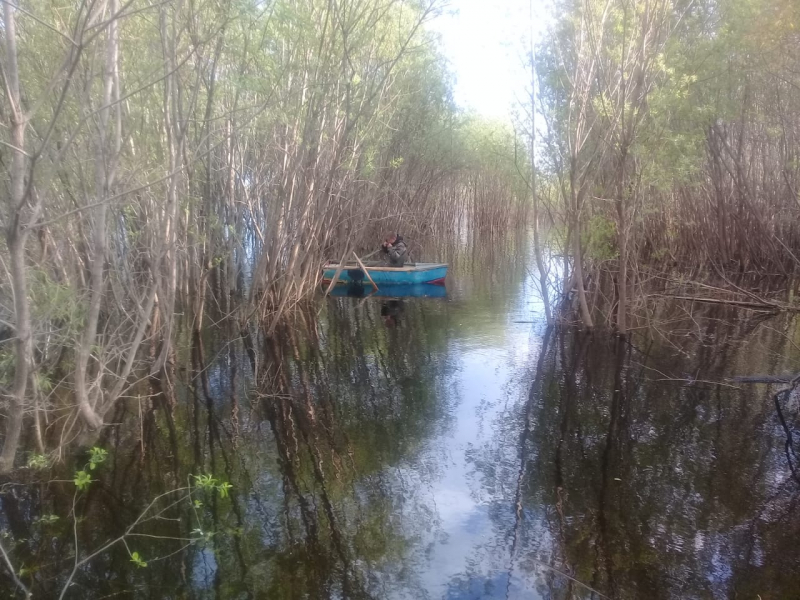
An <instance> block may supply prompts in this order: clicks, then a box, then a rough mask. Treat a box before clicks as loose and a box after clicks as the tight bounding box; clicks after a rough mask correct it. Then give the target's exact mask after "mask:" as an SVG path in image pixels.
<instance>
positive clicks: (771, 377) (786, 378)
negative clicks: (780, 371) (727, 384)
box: [727, 375, 798, 383]
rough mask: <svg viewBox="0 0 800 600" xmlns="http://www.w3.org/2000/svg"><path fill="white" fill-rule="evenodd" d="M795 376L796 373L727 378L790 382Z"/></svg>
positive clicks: (742, 380) (731, 378)
mask: <svg viewBox="0 0 800 600" xmlns="http://www.w3.org/2000/svg"><path fill="white" fill-rule="evenodd" d="M797 377H798V376H797V375H742V376H739V377H728V378H727V379H728V381H733V382H735V383H792V381H793V380H794V379H796V378H797Z"/></svg>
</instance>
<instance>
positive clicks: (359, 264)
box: [353, 250, 378, 292]
mask: <svg viewBox="0 0 800 600" xmlns="http://www.w3.org/2000/svg"><path fill="white" fill-rule="evenodd" d="M372 254H375V252H373V253H372ZM372 254H370V255H369V256H372ZM353 256H355V257H356V262H357V263H358V266H359V267H361V270H362V271H364V275H366V276H367V279H369V282H370V283H371V284H372V287H374V288H375V291H376V292H377V291H378V286H377V285H375V282H374V281H372V276H371V275H370V274H369V271H367V267H365V266H364V263H363V262H361V259H360V258H358V254H356V252H355V250H354V251H353ZM369 256H365V257H364V258H369Z"/></svg>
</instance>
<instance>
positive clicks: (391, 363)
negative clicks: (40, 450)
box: [0, 248, 800, 600]
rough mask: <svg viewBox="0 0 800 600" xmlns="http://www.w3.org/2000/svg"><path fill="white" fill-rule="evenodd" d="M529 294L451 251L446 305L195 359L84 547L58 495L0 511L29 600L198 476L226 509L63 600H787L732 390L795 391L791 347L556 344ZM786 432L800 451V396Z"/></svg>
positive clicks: (791, 497)
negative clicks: (759, 376)
mask: <svg viewBox="0 0 800 600" xmlns="http://www.w3.org/2000/svg"><path fill="white" fill-rule="evenodd" d="M523 250H524V248H522V249H515V252H516V255H517V256H518V255H520V254H523V253H524V252H523ZM530 277H531V276H530V274H529V272H528V270H527V269H526V266H525V265H524V264H523V261H519V260H514V259H500V258H498V257H491V256H485V255H471V254H466V255H462V256H459V257H457V258H456V259H454V260H453V268H452V271H451V273H450V275H449V279H448V284H447V294H446V297H442V298H406V299H404V300H402V301H399V302H396V301H395V302H390V301H388V300H386V299H382V298H378V297H370V298H351V297H335V298H327V299H320V304H318V305H317V306H316V307H315V310H316V311H319V316H318V318H316V316H315V315H314V314H313V311H312V312H310V313H309V314H308V315H306V316H305V317H303V318H301V317H300V316H298V317H297V318H295V319H294V320H293V321H292V323H291V325H290V326H287V327H286V328H285V329H283V330H282V331H281V332H280V335H278V336H277V338H276V339H273V340H266V339H264V337H263V336H262V335H261V334H260V333H259V332H257V331H256V330H255V329H254V328H253V327H254V326H251V329H250V333H252V334H253V335H252V337H249V338H248V337H247V336H242V335H241V332H238V331H237V332H234V331H232V330H231V328H225V327H222V328H219V329H213V328H212V329H209V330H208V331H207V332H206V334H205V335H204V336H203V337H202V339H200V340H196V341H195V344H194V345H193V344H191V343H189V342H188V341H187V344H186V350H185V352H184V353H183V355H182V356H179V357H178V360H179V362H180V361H182V362H181V363H180V365H179V366H178V372H179V373H180V377H179V383H178V385H177V386H176V390H175V396H174V401H173V402H171V403H170V402H169V401H167V400H165V399H163V398H161V399H159V398H158V397H156V396H153V397H147V396H142V397H139V398H138V399H134V400H131V401H129V402H127V403H126V404H125V405H124V406H123V407H122V408H121V409H120V413H119V414H117V415H116V419H117V420H118V422H120V423H124V424H125V425H124V426H119V427H117V428H112V429H110V430H109V431H108V432H107V433H106V434H105V435H104V436H103V437H102V438H101V439H100V440H98V441H97V445H99V446H102V447H104V448H106V449H107V450H108V452H109V459H108V460H107V461H106V462H105V463H104V464H103V465H101V467H100V468H99V469H98V470H97V473H96V475H95V474H94V473H93V476H94V477H95V482H94V483H93V484H92V486H91V487H90V488H89V490H88V491H87V492H86V493H85V494H84V495H81V496H80V497H79V498H78V500H77V504H76V505H75V506H76V509H75V514H78V515H79V519H78V522H77V526H76V527H75V530H74V531H73V525H74V520H73V519H72V518H71V515H72V514H73V513H72V503H73V491H74V486H72V485H71V484H69V483H59V482H57V481H56V482H53V481H49V482H48V481H44V479H47V478H46V477H43V476H42V475H38V474H37V473H35V472H31V473H30V474H29V478H30V479H29V481H28V482H27V485H21V486H17V487H15V488H14V489H6V490H5V493H4V494H2V495H0V499H2V508H3V516H2V517H0V519H1V520H2V526H3V527H2V528H3V529H4V530H5V531H6V532H7V533H6V535H7V538H8V539H11V540H13V544H14V547H15V554H16V555H17V556H22V557H26V559H25V560H26V564H25V565H24V566H25V567H26V568H28V569H29V573H30V572H31V571H33V572H34V573H35V575H30V574H28V577H34V579H30V581H31V582H33V587H34V589H36V590H39V592H40V595H39V596H38V597H56V596H57V594H55V591H57V590H60V587H61V586H62V585H63V583H64V581H65V578H66V576H67V575H68V574H69V571H70V570H71V569H72V566H73V559H72V558H71V556H74V549H75V542H74V541H73V540H75V539H77V540H78V546H79V552H80V553H82V555H86V554H88V553H89V551H90V550H92V549H96V548H99V547H100V546H102V544H103V543H104V541H107V540H109V539H113V538H114V537H115V536H119V535H122V533H123V532H124V531H125V528H126V527H128V525H129V524H130V523H132V522H133V521H134V520H135V519H136V518H137V516H138V515H139V514H141V512H142V511H143V510H145V508H146V507H147V506H148V504H149V503H150V502H151V501H152V500H153V499H154V498H156V497H157V496H158V495H159V494H161V493H164V492H166V491H169V489H171V488H175V487H179V486H181V485H185V484H186V481H187V479H188V478H189V476H190V475H192V474H197V473H211V474H214V475H215V476H216V477H217V478H219V479H220V480H224V481H228V482H230V484H231V485H232V486H233V487H232V489H231V491H230V494H229V497H228V498H221V497H219V496H218V495H210V496H209V497H208V499H207V501H206V502H202V503H200V504H201V505H200V506H196V507H193V508H185V509H183V508H181V509H176V510H177V512H175V513H174V514H173V513H164V518H163V519H162V520H155V521H151V522H149V523H148V526H147V527H146V528H145V529H144V530H142V531H144V532H145V533H146V534H147V535H148V536H154V535H157V536H160V537H157V538H156V537H135V538H131V539H129V540H128V545H129V546H130V548H129V550H131V551H133V550H135V551H137V552H138V553H139V555H140V556H141V557H142V559H143V560H145V561H146V562H147V566H146V567H142V566H141V565H137V564H136V563H135V562H134V561H131V559H130V553H129V551H127V550H126V549H125V547H124V546H122V545H118V546H115V547H114V548H113V549H111V550H109V551H108V552H104V553H101V554H99V555H98V556H97V557H95V558H93V559H92V560H91V561H88V562H87V563H86V564H85V565H82V566H81V568H80V569H79V570H78V573H77V575H76V577H75V579H74V583H73V585H72V586H71V587H70V589H69V591H68V593H67V594H66V595H65V597H69V598H107V597H131V598H222V599H228V598H269V599H273V598H274V599H279V598H285V599H295V598H298V599H299V598H311V599H316V598H376V599H377V598H387V599H395V598H397V599H400V598H409V599H411V598H414V599H419V598H430V599H448V600H456V599H458V600H466V599H478V598H487V599H488V598H492V599H495V598H516V599H531V600H533V599H540V598H541V599H545V598H548V599H550V598H553V599H578V598H587V599H588V598H603V597H608V598H620V599H645V598H646V599H659V598H664V599H667V598H669V599H694V598H697V599H706V598H749V599H754V600H755V599H756V598H761V599H762V600H767V599H788V598H796V597H797V594H798V591H797V590H798V589H800V587H798V584H800V580H798V576H797V573H798V572H799V571H798V567H800V546H798V544H797V540H798V539H800V518H798V500H800V483H798V481H797V480H795V479H794V478H793V474H792V470H791V469H792V466H791V465H792V464H793V463H791V462H790V461H792V460H795V457H794V455H793V449H792V448H791V447H789V448H787V445H786V429H785V428H784V427H783V425H782V424H781V421H780V419H779V418H778V415H777V414H776V407H775V404H774V403H773V400H772V397H771V394H770V390H769V389H768V388H767V387H766V386H763V385H757V386H753V385H748V386H745V385H741V386H735V385H732V384H730V383H727V382H725V381H724V378H725V377H726V376H728V375H733V374H745V373H747V374H750V373H756V372H757V373H786V372H792V371H793V370H797V369H796V365H797V359H798V357H800V353H798V351H797V346H796V345H795V344H796V343H798V341H800V336H798V331H797V329H796V327H795V325H794V324H793V323H792V322H791V321H788V320H782V319H771V320H769V319H764V318H752V317H748V316H747V315H746V314H741V313H736V312H726V311H720V310H719V309H716V308H714V307H701V308H697V309H696V310H693V312H692V314H691V315H688V314H687V313H685V312H684V313H682V312H681V311H680V310H673V309H669V310H668V309H665V310H664V311H663V313H661V314H659V315H657V316H656V320H655V321H654V322H653V328H654V329H653V330H652V331H642V332H640V333H639V334H638V335H637V336H635V337H634V338H633V340H632V342H631V343H630V344H622V343H617V342H614V341H613V340H610V339H608V336H605V335H595V336H594V337H587V336H586V335H584V334H581V333H578V332H575V331H570V330H547V329H546V328H545V326H544V323H543V320H542V314H541V310H540V305H539V301H538V299H537V297H536V295H535V293H534V292H533V289H534V287H533V284H532V281H531V278H530ZM682 314H683V315H684V316H683V318H681V315H682ZM248 340H249V341H248ZM781 409H782V414H783V415H784V419H785V421H786V423H787V427H788V429H789V431H793V432H794V433H795V436H797V435H800V421H798V415H800V409H799V408H798V401H797V398H794V397H792V398H788V399H785V402H784V404H783V405H782V406H781ZM132 413H133V414H132ZM49 477H55V475H50V476H49ZM66 477H70V476H69V474H68V475H67V476H66ZM50 515H54V516H56V517H57V518H53V517H52V516H50ZM198 531H200V532H201V534H202V535H203V541H200V542H198V541H194V542H193V543H191V544H187V543H185V542H183V541H181V540H180V539H177V538H184V539H185V538H192V537H194V538H195V539H196V536H197V535H198V534H197V532H198ZM166 537H169V538H175V539H164V538H166Z"/></svg>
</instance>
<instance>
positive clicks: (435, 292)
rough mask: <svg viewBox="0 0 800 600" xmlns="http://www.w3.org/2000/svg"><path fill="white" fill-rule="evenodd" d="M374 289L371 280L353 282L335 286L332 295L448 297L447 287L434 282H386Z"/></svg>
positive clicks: (352, 296)
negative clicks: (362, 282) (361, 282)
mask: <svg viewBox="0 0 800 600" xmlns="http://www.w3.org/2000/svg"><path fill="white" fill-rule="evenodd" d="M374 290H375V288H373V287H372V286H371V285H370V284H369V282H366V283H364V284H363V285H362V284H360V283H352V282H351V283H348V284H347V285H335V286H333V289H332V290H331V293H330V295H331V296H339V297H341V296H347V297H350V298H365V297H367V296H369V297H371V298H447V288H445V287H444V286H443V285H437V284H433V283H412V284H407V283H404V284H396V283H384V284H382V285H381V286H379V287H378V291H374Z"/></svg>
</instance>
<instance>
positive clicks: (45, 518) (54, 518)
mask: <svg viewBox="0 0 800 600" xmlns="http://www.w3.org/2000/svg"><path fill="white" fill-rule="evenodd" d="M60 520H61V517H59V516H58V515H53V514H47V515H42V516H41V517H39V518H37V519H34V523H35V524H37V525H52V524H53V523H57V522H58V521H60Z"/></svg>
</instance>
